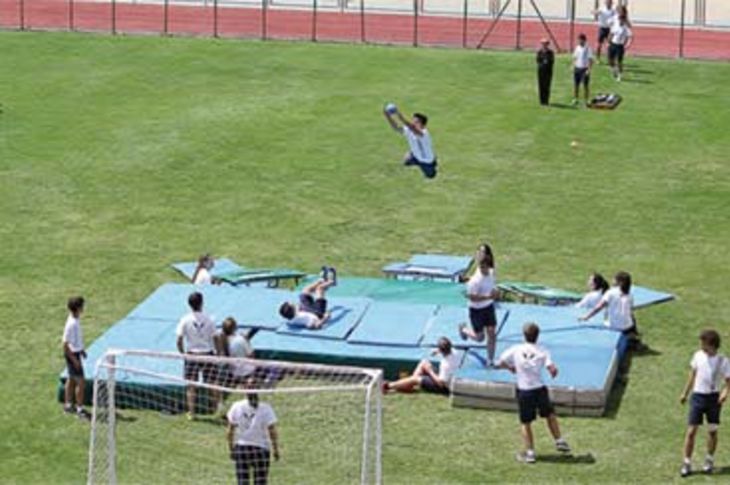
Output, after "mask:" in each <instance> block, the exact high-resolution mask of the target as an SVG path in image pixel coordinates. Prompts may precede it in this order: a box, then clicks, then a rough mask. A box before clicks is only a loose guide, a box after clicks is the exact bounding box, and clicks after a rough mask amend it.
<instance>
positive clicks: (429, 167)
mask: <svg viewBox="0 0 730 485" xmlns="http://www.w3.org/2000/svg"><path fill="white" fill-rule="evenodd" d="M403 164H404V165H406V166H411V165H417V166H418V168H420V169H421V172H423V176H424V177H426V178H427V179H432V178H435V177H436V171H437V169H438V160H436V159H435V158H434V159H433V162H432V163H424V162H421V161H419V160H418V159H417V158H416V157H415V156H414V155H413V153H409V154H408V158H406V160H405V161H404V162H403Z"/></svg>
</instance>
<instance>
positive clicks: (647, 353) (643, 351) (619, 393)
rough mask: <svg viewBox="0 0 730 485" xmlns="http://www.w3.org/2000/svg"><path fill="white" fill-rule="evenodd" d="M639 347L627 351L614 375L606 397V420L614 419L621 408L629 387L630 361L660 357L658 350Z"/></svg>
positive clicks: (644, 346) (645, 346) (643, 346)
mask: <svg viewBox="0 0 730 485" xmlns="http://www.w3.org/2000/svg"><path fill="white" fill-rule="evenodd" d="M640 345H641V346H640V347H639V348H637V349H635V350H629V351H628V354H627V355H626V358H625V359H624V361H623V362H621V364H619V368H618V372H617V373H616V380H615V381H614V383H613V387H611V392H610V393H609V395H608V399H607V402H606V412H605V413H604V416H605V417H607V418H611V419H615V418H616V415H617V414H618V411H619V409H620V408H621V401H622V400H623V397H624V394H625V393H626V388H627V387H628V385H629V373H630V371H631V361H632V360H633V359H634V358H635V357H639V358H643V357H656V356H658V355H662V353H661V352H659V351H658V350H655V349H652V348H649V346H647V345H643V344H640Z"/></svg>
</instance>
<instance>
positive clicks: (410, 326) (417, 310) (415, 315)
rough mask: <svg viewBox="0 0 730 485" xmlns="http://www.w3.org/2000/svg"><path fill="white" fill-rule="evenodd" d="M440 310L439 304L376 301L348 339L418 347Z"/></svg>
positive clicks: (349, 340) (362, 342) (359, 341)
mask: <svg viewBox="0 0 730 485" xmlns="http://www.w3.org/2000/svg"><path fill="white" fill-rule="evenodd" d="M437 309H438V307H437V306H436V305H404V304H402V303H394V302H373V304H372V305H370V307H369V308H368V311H367V312H366V313H365V315H364V316H363V318H362V321H361V322H360V324H359V325H358V326H357V327H356V328H355V330H354V331H353V332H352V334H350V336H349V337H348V339H347V341H348V342H351V343H360V344H378V345H400V346H417V345H418V344H419V342H420V340H421V337H422V336H423V331H424V330H425V328H426V326H427V325H428V324H429V322H430V320H431V319H432V318H433V317H434V315H435V314H436V310H437Z"/></svg>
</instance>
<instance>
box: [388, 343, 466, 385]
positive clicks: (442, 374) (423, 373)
mask: <svg viewBox="0 0 730 485" xmlns="http://www.w3.org/2000/svg"><path fill="white" fill-rule="evenodd" d="M434 355H441V362H439V370H438V374H437V373H436V371H435V370H434V368H433V365H432V364H431V361H430V360H428V359H423V360H422V361H421V362H420V363H419V364H418V366H417V367H416V370H414V371H413V374H411V375H410V376H409V377H405V378H403V379H400V380H398V381H395V382H387V381H386V382H384V383H383V393H384V394H387V393H388V392H389V391H400V392H411V391H413V390H414V389H416V388H419V389H422V390H424V391H427V392H433V393H436V394H447V395H448V394H449V384H450V383H451V378H452V377H453V375H454V372H456V369H457V368H458V367H459V358H458V356H457V355H456V354H455V353H454V351H453V349H452V347H451V341H450V340H449V339H447V338H446V337H441V338H440V339H439V340H438V347H437V349H436V350H435V351H434Z"/></svg>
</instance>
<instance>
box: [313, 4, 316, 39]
mask: <svg viewBox="0 0 730 485" xmlns="http://www.w3.org/2000/svg"><path fill="white" fill-rule="evenodd" d="M312 42H317V0H312Z"/></svg>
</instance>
